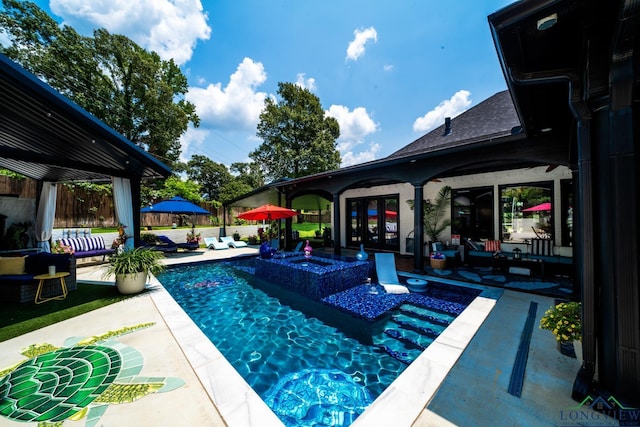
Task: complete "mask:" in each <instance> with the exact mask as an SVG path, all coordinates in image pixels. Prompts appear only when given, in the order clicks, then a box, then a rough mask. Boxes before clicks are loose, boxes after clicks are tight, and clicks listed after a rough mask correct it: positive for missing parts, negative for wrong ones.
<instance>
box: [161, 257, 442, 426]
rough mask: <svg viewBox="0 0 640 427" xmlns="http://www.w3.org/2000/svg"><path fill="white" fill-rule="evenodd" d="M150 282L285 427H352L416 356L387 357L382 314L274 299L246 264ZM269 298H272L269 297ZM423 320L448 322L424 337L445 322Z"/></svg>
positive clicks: (183, 271) (178, 272) (398, 317)
mask: <svg viewBox="0 0 640 427" xmlns="http://www.w3.org/2000/svg"><path fill="white" fill-rule="evenodd" d="M158 279H159V280H160V282H161V283H162V284H163V285H164V287H165V288H166V289H167V290H168V291H169V293H170V294H171V295H172V297H173V298H174V299H175V300H176V301H177V302H178V303H179V304H180V305H181V306H182V307H183V309H184V310H185V311H186V312H187V313H188V314H189V316H190V317H191V318H192V320H193V321H194V322H195V323H196V324H197V325H198V326H199V327H200V329H201V330H202V331H203V332H204V333H205V334H206V335H207V337H208V338H209V339H210V340H211V341H212V342H213V344H214V345H215V346H216V347H217V348H218V349H219V350H220V351H221V352H222V354H224V356H225V358H226V359H227V360H228V361H229V362H230V363H231V364H232V365H233V366H234V368H235V369H236V370H237V371H238V372H239V373H240V374H241V375H242V376H243V377H244V378H245V380H246V381H247V382H248V383H249V385H250V386H251V387H252V388H253V389H254V390H255V391H256V392H257V393H258V394H259V395H260V397H261V398H262V399H263V400H265V401H266V403H267V404H268V405H269V406H270V407H271V408H272V410H273V411H274V412H275V413H276V414H277V415H278V416H279V417H280V418H281V419H282V420H283V422H284V423H285V424H287V425H310V424H312V423H313V422H316V423H317V422H323V423H325V424H330V425H345V426H346V425H349V424H351V422H352V421H353V420H354V419H355V418H356V417H357V416H358V415H359V414H360V413H361V412H362V411H363V410H364V408H366V407H367V406H368V405H369V404H370V403H371V402H372V401H373V400H374V399H375V398H376V397H377V396H378V395H379V394H380V393H382V391H383V390H384V389H385V388H386V387H388V386H389V384H391V383H392V382H393V381H394V380H395V379H396V378H397V377H398V375H399V374H400V373H401V372H402V371H403V370H404V369H405V368H406V367H407V363H410V359H411V357H417V355H419V354H420V352H421V350H420V349H419V348H418V347H416V348H415V349H414V351H413V354H408V353H405V354H404V356H403V355H398V354H396V355H393V351H394V350H393V349H391V348H389V343H388V341H389V340H393V339H394V338H393V337H391V336H389V335H387V334H384V333H383V332H384V331H386V330H387V327H386V326H385V325H386V324H387V323H388V322H390V321H391V316H383V318H381V319H377V320H376V321H374V322H371V319H368V320H366V321H365V320H363V319H362V317H366V316H360V318H359V319H358V318H354V317H352V316H351V315H347V314H346V313H345V311H346V310H345V308H344V307H341V306H338V305H336V306H334V308H330V307H328V306H327V305H326V302H325V303H317V302H315V303H314V302H311V301H309V300H306V299H305V298H302V297H301V296H299V295H298V296H297V295H295V294H290V293H287V292H284V291H281V292H278V288H277V287H274V286H273V285H271V284H269V283H266V282H263V281H261V280H260V279H259V278H257V277H255V276H254V275H253V274H252V271H251V262H250V261H243V262H237V261H234V262H233V263H226V262H225V263H222V262H217V263H210V264H200V265H191V266H183V267H178V268H172V269H170V270H168V271H167V272H166V273H164V274H162V275H160V276H159V277H158ZM351 291H352V292H351V293H350V294H349V295H346V296H345V298H344V299H343V300H342V303H344V301H347V300H350V299H353V298H356V299H358V300H359V301H360V300H362V299H363V296H364V294H360V295H358V291H360V292H366V293H368V291H369V288H368V287H364V288H362V287H355V288H353V289H352V290H351ZM278 293H279V295H278V297H279V298H280V299H277V298H274V296H272V295H270V294H278ZM378 297H380V298H386V296H383V295H379V296H378ZM373 298H376V296H373ZM425 298H431V297H428V296H426V297H425ZM334 299H335V298H334ZM281 300H282V301H285V302H286V304H285V303H283V302H281ZM292 307H294V308H293V309H292ZM308 310H310V311H311V314H312V315H313V314H316V315H317V314H322V315H324V316H325V319H324V320H325V322H323V321H320V320H319V319H318V318H317V317H321V316H316V317H309V315H308V314H307V315H305V314H303V311H308ZM406 311H407V312H408V311H409V310H406ZM322 312H324V313H322ZM407 312H405V313H402V312H400V311H398V312H397V313H395V314H394V316H395V321H399V322H402V321H403V319H402V318H403V317H404V321H405V322H406V321H407V318H408V319H409V322H410V321H411V319H410V318H411V315H410V314H407ZM423 314H425V313H423ZM426 315H427V316H430V317H434V315H435V316H436V317H439V316H442V318H443V319H447V320H443V319H440V320H441V323H442V325H440V326H438V327H436V329H439V330H433V331H431V332H433V333H434V334H435V336H437V334H438V333H439V331H441V330H443V329H444V327H445V324H446V322H448V321H451V319H452V318H453V317H452V316H451V315H450V314H449V315H447V314H444V313H439V312H430V314H426ZM411 332H412V333H414V335H415V334H417V336H418V337H419V336H420V334H419V333H416V332H415V331H411ZM367 337H368V338H367ZM416 339H418V338H416ZM375 340H378V341H375ZM374 341H375V342H374ZM409 342H410V340H409ZM417 344H419V345H421V346H427V345H428V344H429V342H428V340H427V341H422V342H419V343H417ZM385 347H386V348H385ZM394 356H395V357H394ZM403 357H404V358H405V359H408V360H404V361H402V359H403Z"/></svg>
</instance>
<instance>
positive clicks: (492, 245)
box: [484, 240, 500, 252]
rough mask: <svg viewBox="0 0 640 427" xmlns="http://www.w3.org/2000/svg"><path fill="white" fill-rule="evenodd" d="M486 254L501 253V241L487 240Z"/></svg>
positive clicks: (485, 245)
mask: <svg viewBox="0 0 640 427" xmlns="http://www.w3.org/2000/svg"><path fill="white" fill-rule="evenodd" d="M484 250H485V252H500V240H487V241H486V242H485V244H484Z"/></svg>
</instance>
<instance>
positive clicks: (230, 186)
mask: <svg viewBox="0 0 640 427" xmlns="http://www.w3.org/2000/svg"><path fill="white" fill-rule="evenodd" d="M251 190H253V188H251V187H250V186H248V185H247V184H245V183H244V182H242V181H240V180H237V179H235V180H233V181H229V182H228V183H226V184H225V185H223V186H222V187H220V190H219V200H220V202H222V203H226V202H228V201H230V200H233V199H236V198H238V197H240V196H242V195H243V194H247V193H248V192H250V191H251Z"/></svg>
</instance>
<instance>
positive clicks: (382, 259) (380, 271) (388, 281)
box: [375, 253, 409, 294]
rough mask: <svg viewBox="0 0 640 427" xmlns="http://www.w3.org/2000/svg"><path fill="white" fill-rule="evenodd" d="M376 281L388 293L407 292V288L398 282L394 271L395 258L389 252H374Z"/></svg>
mask: <svg viewBox="0 0 640 427" xmlns="http://www.w3.org/2000/svg"><path fill="white" fill-rule="evenodd" d="M375 255H376V274H377V275H378V283H380V285H381V286H382V287H383V288H384V290H385V291H386V292H387V293H388V294H408V293H409V289H407V287H406V286H404V285H402V284H401V283H400V280H399V279H398V273H397V272H396V259H395V257H394V255H393V254H391V253H376V254H375Z"/></svg>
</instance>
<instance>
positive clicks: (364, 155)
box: [340, 142, 380, 167]
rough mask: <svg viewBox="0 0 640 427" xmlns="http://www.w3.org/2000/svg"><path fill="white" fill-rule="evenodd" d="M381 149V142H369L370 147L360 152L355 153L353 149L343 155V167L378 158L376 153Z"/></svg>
mask: <svg viewBox="0 0 640 427" xmlns="http://www.w3.org/2000/svg"><path fill="white" fill-rule="evenodd" d="M378 151H380V144H377V143H375V142H372V143H370V144H369V149H368V150H367V151H361V152H359V153H355V154H354V153H353V151H348V152H347V153H345V154H344V155H342V163H341V164H340V166H341V167H346V166H351V165H357V164H359V163H364V162H370V161H372V160H375V159H376V153H377V152H378Z"/></svg>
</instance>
